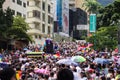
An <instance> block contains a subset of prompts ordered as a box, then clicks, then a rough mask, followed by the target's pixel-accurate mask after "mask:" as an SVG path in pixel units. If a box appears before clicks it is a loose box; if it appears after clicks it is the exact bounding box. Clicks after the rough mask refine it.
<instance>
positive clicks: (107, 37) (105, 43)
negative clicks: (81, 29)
mask: <svg viewBox="0 0 120 80" xmlns="http://www.w3.org/2000/svg"><path fill="white" fill-rule="evenodd" d="M117 32H118V27H116V26H109V27H101V28H99V29H98V30H97V31H96V33H95V34H93V36H90V37H88V38H87V39H86V40H87V41H88V42H90V43H93V44H94V49H96V50H98V49H100V50H103V49H105V48H108V49H115V48H116V47H117V44H118V41H117V39H118V38H117Z"/></svg>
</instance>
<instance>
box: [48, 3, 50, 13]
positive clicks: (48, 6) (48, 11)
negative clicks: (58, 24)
mask: <svg viewBox="0 0 120 80" xmlns="http://www.w3.org/2000/svg"><path fill="white" fill-rule="evenodd" d="M48 13H50V5H48Z"/></svg>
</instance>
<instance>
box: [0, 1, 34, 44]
mask: <svg viewBox="0 0 120 80" xmlns="http://www.w3.org/2000/svg"><path fill="white" fill-rule="evenodd" d="M4 1H5V0H0V41H8V40H9V41H11V40H27V41H28V42H29V41H32V39H31V37H30V36H29V35H28V34H27V30H28V29H29V26H28V24H27V23H26V22H25V19H24V18H22V17H20V16H16V17H13V12H12V10H11V9H10V8H9V7H8V8H7V9H6V10H3V8H2V5H3V3H4Z"/></svg>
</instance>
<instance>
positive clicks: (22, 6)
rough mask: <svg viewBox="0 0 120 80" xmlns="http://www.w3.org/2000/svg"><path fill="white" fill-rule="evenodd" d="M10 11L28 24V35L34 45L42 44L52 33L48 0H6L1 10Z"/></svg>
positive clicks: (50, 9) (51, 17)
mask: <svg viewBox="0 0 120 80" xmlns="http://www.w3.org/2000/svg"><path fill="white" fill-rule="evenodd" d="M8 7H9V8H10V9H12V11H13V13H14V16H17V15H19V16H22V17H24V18H25V19H26V22H27V23H28V24H29V27H30V30H28V32H27V33H28V34H29V35H31V36H32V37H33V40H34V42H35V43H33V44H43V43H44V41H45V38H47V37H52V33H53V13H52V8H53V3H52V2H51V1H50V0H6V1H5V2H4V4H3V9H7V8H8Z"/></svg>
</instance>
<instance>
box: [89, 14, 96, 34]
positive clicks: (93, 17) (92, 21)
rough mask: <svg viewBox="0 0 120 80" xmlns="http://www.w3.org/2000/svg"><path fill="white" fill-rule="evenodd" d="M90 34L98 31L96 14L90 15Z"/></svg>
mask: <svg viewBox="0 0 120 80" xmlns="http://www.w3.org/2000/svg"><path fill="white" fill-rule="evenodd" d="M89 29H90V32H95V31H96V14H90V27H89Z"/></svg>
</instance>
